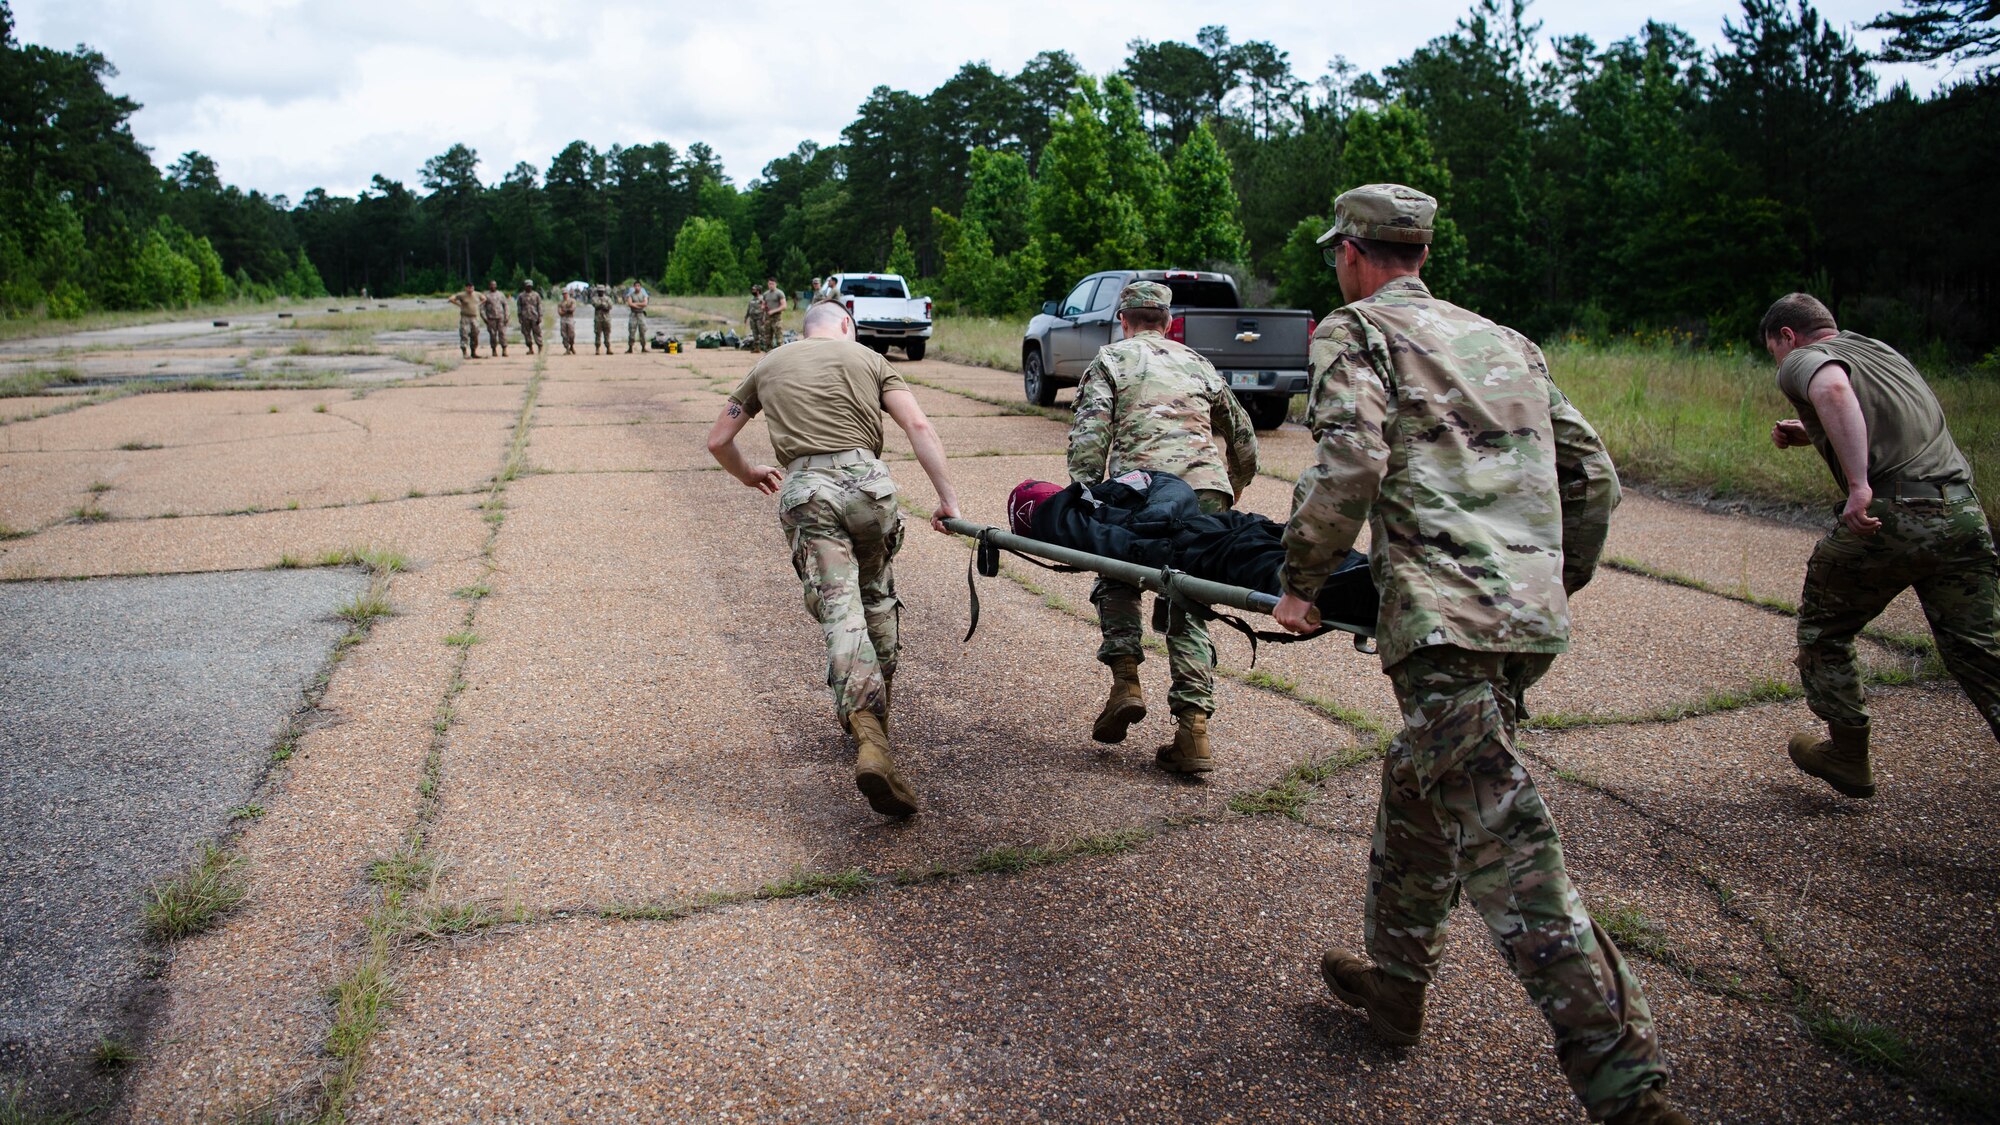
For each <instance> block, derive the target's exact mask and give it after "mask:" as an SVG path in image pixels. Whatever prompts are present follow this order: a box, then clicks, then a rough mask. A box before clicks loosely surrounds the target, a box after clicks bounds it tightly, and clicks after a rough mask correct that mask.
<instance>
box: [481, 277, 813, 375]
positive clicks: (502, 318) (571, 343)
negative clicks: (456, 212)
mask: <svg viewBox="0 0 2000 1125" xmlns="http://www.w3.org/2000/svg"><path fill="white" fill-rule="evenodd" d="M782 296H783V294H780V297H781V298H782ZM445 299H446V300H447V301H449V302H451V303H452V304H454V305H457V306H458V351H459V354H460V355H462V356H465V357H466V358H468V359H478V358H479V328H480V325H481V324H482V323H483V324H484V325H485V327H486V343H487V354H488V355H497V356H504V355H506V354H507V323H508V308H507V294H505V293H503V292H501V291H500V283H499V282H498V281H488V282H487V283H486V292H484V293H481V292H478V291H476V290H475V289H473V287H472V283H471V282H469V281H468V282H466V283H465V288H464V289H462V290H460V291H459V292H457V293H454V294H452V295H451V296H450V297H447V298H445ZM649 300H650V297H649V295H648V294H647V292H646V289H645V287H644V286H641V285H634V286H632V287H631V288H629V289H627V290H626V292H625V309H626V313H625V352H626V354H627V355H630V354H631V353H632V352H633V351H634V350H635V349H636V350H638V351H642V352H643V351H646V350H647V347H648V345H647V342H646V305H647V303H648V301H649ZM513 304H514V308H513V311H514V314H515V315H517V316H518V317H519V318H520V320H521V344H522V346H524V347H526V348H527V349H528V354H529V355H533V354H535V353H537V352H542V353H544V354H546V352H547V348H546V347H545V346H544V345H543V343H542V293H541V290H540V289H538V288H536V286H535V283H534V282H533V281H532V280H527V281H523V282H521V289H520V291H519V292H517V293H515V294H514V298H513ZM614 304H615V302H614V301H613V299H612V296H611V287H610V286H608V285H595V286H592V287H591V290H590V310H591V345H590V354H592V355H598V354H600V349H601V352H602V354H604V355H610V354H611V309H612V307H613V305H614ZM556 321H557V325H558V327H559V329H560V331H561V336H562V346H563V354H564V355H575V354H576V298H575V297H573V296H571V295H570V293H569V292H568V290H564V291H563V294H562V299H561V300H559V301H557V302H556Z"/></svg>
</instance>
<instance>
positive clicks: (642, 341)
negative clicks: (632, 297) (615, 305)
mask: <svg viewBox="0 0 2000 1125" xmlns="http://www.w3.org/2000/svg"><path fill="white" fill-rule="evenodd" d="M634 343H636V344H638V345H639V350H640V351H642V352H643V351H645V350H646V314H645V313H642V312H640V311H639V310H638V309H633V310H632V311H631V313H629V314H628V315H627V316H626V317H625V350H626V351H628V352H629V351H631V350H632V345H633V344H634Z"/></svg>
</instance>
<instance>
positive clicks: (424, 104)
mask: <svg viewBox="0 0 2000 1125" xmlns="http://www.w3.org/2000/svg"><path fill="white" fill-rule="evenodd" d="M1889 3H1890V0H1829V2H1827V3H1825V4H1824V5H1822V10H1823V11H1825V12H1826V13H1827V15H1828V18H1829V19H1830V20H1832V21H1833V22H1834V23H1835V24H1837V25H1842V26H1851V25H1853V24H1857V23H1860V22H1863V21H1865V20H1867V19H1869V18H1872V17H1873V16H1874V15H1875V14H1876V12H1877V11H1879V10H1881V9H1882V8H1883V7H1886V6H1888V4H1889ZM1468 6H1469V0H1404V2H1403V3H1401V4H1399V5H1397V6H1396V8H1395V18H1394V19H1393V20H1384V19H1382V18H1381V17H1380V12H1381V8H1380V6H1379V5H1375V4H1368V5H1362V4H1356V3H1335V4H1330V5H1324V6H1320V7H1308V6H1305V5H1298V4H1287V3H1273V2H1269V0H1251V2H1248V3H1241V4H1237V5H1235V6H1232V7H1230V8H1228V9H1220V10H1219V9H1217V8H1216V7H1215V6H1214V5H1212V4H1208V3H1197V2H1194V0H1161V2H1157V3H1154V4H1153V5H1151V6H1150V7H1141V6H1136V5H1130V4H1122V3H1121V4H1103V3H1097V4H1080V3H1075V2H1070V3H1062V2H1057V0H1017V2H1015V3H1012V4H1007V5H992V4H915V5H912V4H878V3H868V2H865V0H864V2H860V3H849V4H842V5H830V4H828V3H826V2H825V0H813V2H810V3H808V2H802V0H762V2H760V3H758V4H756V5H742V4H728V5H721V4H711V5H700V4H691V3H687V2H686V0H679V2H676V3H670V4H664V5H599V4H587V5H570V4H566V3H565V4H558V5H553V6H544V5H530V6H520V7H517V6H514V5H508V4H504V3H494V4H480V5H476V6H475V5H468V4H465V3H463V2H462V0H461V2H457V3H450V4H445V3H437V2H432V0H403V2H394V0H349V2H347V3H337V4H321V3H308V2H307V0H207V2H193V0H151V2H148V3H139V2H138V0H100V2H98V3H92V4H88V5H83V4H77V3H74V2H73V0H19V2H17V4H16V6H15V17H16V21H17V24H18V28H17V34H18V35H19V36H20V37H21V38H22V39H24V40H28V41H31V42H38V43H46V44H49V45H52V46H62V47H68V46H71V45H74V44H76V43H79V42H84V43H88V44H90V45H91V46H93V47H95V48H97V49H98V50H100V51H102V52H103V53H104V54H105V55H106V56H107V57H108V58H109V59H110V60H111V61H112V63H113V64H114V65H116V66H117V67H118V68H119V70H120V72H121V74H120V77H118V78H116V79H114V80H112V86H113V88H114V89H116V90H118V91H119V92H122V93H127V94H129V95H131V96H132V97H134V98H135V99H137V100H138V101H140V102H142V103H144V106H145V108H144V109H142V110H141V111H140V112H139V114H138V115H136V117H135V118H134V120H133V127H134V130H135V132H136V133H137V134H138V137H139V139H140V141H141V142H142V143H144V144H147V145H149V146H151V147H152V148H153V150H154V154H155V158H156V159H157V160H158V161H159V163H161V164H162V165H164V164H166V163H168V162H170V161H171V160H173V159H174V158H175V157H176V156H178V155H179V154H180V153H182V152H184V151H187V150H189V149H199V150H200V151H202V152H205V153H207V154H208V155H210V156H211V157H214V158H215V160H216V161H217V163H218V164H219V165H220V166H221V169H222V173H223V176H224V178H225V179H227V180H229V181H230V182H232V183H237V184H240V185H242V186H244V187H246V188H249V187H255V188H259V189H262V190H264V191H267V192H271V193H283V194H286V195H289V196H291V197H292V198H293V199H297V198H298V197H299V196H300V195H302V194H303V193H304V192H305V191H306V190H307V189H308V188H312V187H315V186H323V187H325V188H327V189H328V190H329V191H333V192H335V193H338V194H352V193H354V192H355V191H357V190H359V189H361V188H364V187H366V186H367V184H368V181H369V177H370V176H371V175H373V174H375V173H377V172H379V173H381V174H383V175H386V176H388V177H389V178H391V179H399V180H403V181H404V182H406V183H410V184H412V185H414V184H415V181H416V179H417V172H418V168H419V167H420V166H421V165H422V163H423V161H424V160H425V159H427V158H428V157H430V156H433V155H435V154H437V153H439V152H442V151H444V149H445V148H447V147H449V146H450V145H451V144H454V143H457V142H461V141H462V142H464V143H466V144H469V145H471V146H472V147H473V148H475V149H477V150H478V152H479V154H480V157H481V167H480V174H481V176H482V177H483V178H484V179H486V180H488V181H494V180H498V179H499V178H500V177H501V176H502V175H504V174H505V173H506V171H507V170H508V169H510V168H512V167H513V166H514V165H515V164H516V163H517V162H519V161H523V160H525V161H528V162H529V163H532V164H534V165H535V166H536V167H537V168H545V167H546V166H547V164H548V161H549V158H550V157H551V156H553V155H554V154H555V153H556V152H558V151H560V150H561V148H562V146H563V145H565V144H567V143H569V142H570V141H571V140H574V139H579V138H580V139H583V140H586V141H588V142H590V143H592V144H594V145H597V146H598V147H600V148H603V147H608V146H610V145H612V144H614V143H622V144H631V143H636V142H653V141H666V142H668V143H670V144H673V145H674V146H676V147H677V148H681V149H685V148H686V147H687V146H688V145H689V144H690V143H692V142H695V141H705V142H707V143H708V144H709V145H710V146H711V147H713V148H714V149H715V150H716V151H717V152H718V153H720V154H721V156H722V158H723V160H724V162H725V165H726V166H727V168H728V171H729V173H730V174H731V175H732V176H733V177H734V178H735V179H736V181H737V182H738V183H746V182H748V181H749V180H751V179H754V178H755V177H756V176H757V175H758V174H759V172H760V170H761V169H762V168H763V166H764V165H765V163H767V162H768V161H770V160H772V159H774V158H776V157H778V156H782V155H784V154H786V153H788V152H790V151H791V150H792V149H794V148H795V147H797V145H798V143H799V142H800V141H802V140H806V139H811V140H814V141H817V142H819V143H821V144H833V143H837V142H838V141H839V139H840V131H841V129H842V128H844V127H845V126H846V125H847V124H848V122H850V121H851V120H853V117H854V111H855V108H856V107H857V106H859V105H860V104H861V102H862V101H863V99H865V98H866V97H867V96H868V92H869V91H870V90H871V89H872V88H873V87H875V86H877V85H887V86H891V87H896V88H900V89H906V90H911V91H913V92H917V93H925V92H928V91H929V90H931V89H932V88H934V87H935V86H937V85H938V84H939V83H940V82H942V81H944V80H945V79H947V78H949V77H950V76H951V75H952V73H953V72H954V71H956V70H957V69H958V67H959V66H960V65H961V64H962V63H965V62H968V61H974V60H980V59H984V60H986V61H987V62H988V63H990V64H991V65H992V66H993V67H994V69H996V70H999V71H1001V72H1003V73H1011V72H1013V71H1016V70H1018V69H1019V68H1020V67H1021V65H1022V64H1023V63H1025V62H1026V61H1027V60H1028V59H1029V58H1031V57H1033V56H1034V55H1035V54H1036V53H1037V52H1039V51H1042V50H1045V49H1063V50H1067V51H1069V52H1070V53H1072V54H1074V55H1075V56H1076V57H1077V59H1078V61H1079V62H1081V63H1082V64H1083V65H1084V67H1085V68H1086V69H1088V70H1091V71H1093V72H1096V73H1104V72H1107V71H1110V70H1114V69H1116V68H1117V67H1118V66H1119V65H1120V64H1121V63H1122V62H1123V61H1124V58H1125V55H1126V50H1125V44H1126V43H1127V42H1128V41H1129V40H1131V39H1133V38H1137V37H1144V38H1147V39H1152V40H1156V41H1157V40H1162V39H1181V40H1186V41H1192V39H1193V37H1194V33H1195V31H1196V30H1197V29H1199V28H1200V27H1201V26H1202V25H1204V24H1208V23H1223V24H1225V25H1226V26H1227V27H1228V28H1229V30H1230V33H1231V35H1232V37H1233V38H1235V39H1236V40H1238V41H1243V40H1247V39H1267V40H1270V41H1271V42H1273V43H1275V44H1276V45H1277V46H1278V47H1279V48H1280V49H1282V50H1285V51H1288V52H1290V54H1291V59H1292V64H1293V68H1294V70H1295V72H1296V73H1297V74H1298V75H1299V76H1300V77H1301V78H1305V79H1307V80H1311V79H1313V78H1316V77H1318V76H1319V75H1320V74H1321V73H1323V72H1324V70H1325V66H1326V63H1327V62H1328V60H1330V59H1331V58H1332V57H1334V56H1335V55H1344V56H1345V57H1346V58H1347V59H1348V60H1349V61H1350V62H1352V63H1354V64H1355V65H1356V66H1358V67H1360V68H1361V69H1363V70H1376V69H1379V68H1381V67H1382V66H1384V65H1387V64H1389V63H1393V62H1395V61H1396V60H1398V59H1400V58H1403V57H1404V56H1406V55H1407V54H1408V53H1409V52H1410V51H1411V50H1412V49H1414V48H1415V47H1417V46H1419V45H1420V44H1422V43H1423V42H1424V41H1426V40H1428V39H1430V38H1431V37H1433V36H1436V35H1440V34H1443V33H1445V32H1447V31H1449V30H1450V28H1451V26H1452V24H1453V22H1454V21H1455V20H1456V19H1458V17H1459V16H1460V15H1462V14H1463V13H1464V12H1465V11H1466V10H1467V7H1468ZM1738 10H1739V9H1738V6H1737V5H1736V3H1734V2H1733V0H1659V2H1658V3H1655V4H1652V5H1649V6H1646V7H1643V8H1642V7H1639V6H1635V5H1621V4H1604V3H1592V2H1589V0H1544V2H1543V3H1540V4H1537V5H1536V6H1535V7H1534V8H1532V9H1531V10H1530V16H1531V18H1536V19H1540V20H1541V21H1542V22H1543V25H1544V27H1543V34H1544V36H1548V35H1556V34H1565V35H1567V34H1587V35H1590V36H1591V37H1592V38H1594V39H1596V40H1597V41H1598V42H1599V43H1606V42H1610V41H1612V40H1614V39H1618V38H1621V37H1624V36H1627V35H1631V34H1633V33H1635V32H1636V31H1638V30H1639V28H1640V26H1641V24H1642V23H1643V22H1644V21H1645V19H1647V18H1648V16H1650V17H1651V18H1654V19H1660V20H1664V21H1668V22H1673V23H1677V24H1679V25H1680V26H1681V27H1683V28H1684V29H1686V30H1687V31H1689V32H1691V33H1693V34H1694V35H1695V36H1696V38H1697V39H1698V40H1700V41H1701V42H1703V43H1705V44H1714V43H1716V42H1719V41H1720V39H1721V27H1722V19H1723V17H1724V16H1725V15H1734V14H1735V13H1736V12H1737V11H1738ZM1864 38H1865V39H1866V41H1869V42H1872V41H1873V40H1874V39H1875V36H1874V35H1872V34H1871V33H1864ZM1891 72H1892V73H1893V74H1897V75H1907V76H1910V78H1911V81H1912V83H1913V84H1914V85H1916V86H1918V88H1920V89H1926V88H1929V87H1930V86H1931V85H1934V84H1935V82H1936V75H1935V74H1934V73H1932V72H1929V71H1925V70H1922V69H1920V68H1911V67H1899V68H1891Z"/></svg>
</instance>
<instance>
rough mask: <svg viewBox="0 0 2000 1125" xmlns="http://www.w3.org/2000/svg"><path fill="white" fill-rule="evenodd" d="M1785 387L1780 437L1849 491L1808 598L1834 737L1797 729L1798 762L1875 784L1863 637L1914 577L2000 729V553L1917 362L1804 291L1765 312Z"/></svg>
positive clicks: (1806, 633) (1947, 652)
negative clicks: (1819, 461)
mask: <svg viewBox="0 0 2000 1125" xmlns="http://www.w3.org/2000/svg"><path fill="white" fill-rule="evenodd" d="M1760 332H1761V335H1762V336H1763V338H1764V347H1765V348H1766V349H1768V350H1769V351H1770V353H1771V358H1772V359H1775V360H1777V361H1778V389H1779V390H1781V391H1783V392H1784V393H1785V397H1786V398H1788V399H1790V400H1791V402H1792V405H1793V406H1794V407H1795V408H1796V409H1797V410H1798V412H1799V416H1798V417H1797V418H1787V419H1785V420H1784V421H1782V422H1779V423H1778V424H1777V425H1775V426H1773V427H1771V441H1772V442H1773V443H1774V444H1775V445H1777V447H1778V448H1779V449H1787V448H1790V447H1792V446H1798V445H1807V444H1810V445H1811V446H1813V448H1815V449H1817V450H1819V455H1820V456H1821V457H1822V458H1825V460H1826V467H1827V468H1829V469H1831V470H1833V480H1834V483H1835V484H1837V485H1838V486H1840V489H1841V491H1843V492H1845V493H1846V494H1847V502H1846V503H1845V504H1844V505H1842V507H1841V509H1840V515H1839V519H1838V521H1837V522H1836V523H1835V524H1834V526H1833V530H1832V531H1830V532H1828V533H1827V535H1826V538H1824V539H1822V540H1820V541H1819V545H1818V546H1816V547H1814V548H1813V553H1812V561H1811V562H1810V563H1808V564H1806V584H1805V593H1804V595H1803V596H1802V597H1801V598H1800V604H1799V657H1798V665H1799V679H1800V680H1801V681H1802V682H1803V683H1804V685H1805V691H1806V706H1808V707H1811V708H1812V711H1813V714H1815V715H1817V716H1819V717H1820V718H1821V719H1823V720H1825V722H1826V725H1827V737H1826V738H1817V737H1815V736H1813V735H1811V734H1803V733H1802V734H1796V735H1793V736H1792V741H1791V746H1790V752H1791V757H1792V763H1793V764H1794V765H1796V766H1798V768H1799V769H1801V770H1803V771H1804V772H1806V773H1809V774H1811V775H1812V776H1814V777H1817V778H1819V779H1820V780H1821V781H1824V782H1826V783H1827V784H1828V785H1831V786H1833V787H1834V789H1836V790H1838V791H1839V792H1841V793H1843V794H1845V795H1847V796H1849V797H1872V796H1874V795H1875V775H1874V772H1873V770H1872V769H1871V768H1870V766H1869V763H1868V733H1869V727H1868V704H1867V701H1866V699H1865V697H1864V695H1863V693H1862V687H1861V675H1860V672H1859V671H1858V670H1857V669H1856V668H1855V666H1854V637H1855V634H1857V633H1859V632H1861V630H1862V629H1864V628H1866V627H1867V625H1868V623H1869V622H1870V621H1873V620H1874V619H1875V617H1876V615H1877V614H1880V613H1881V612H1882V611H1883V610H1884V609H1886V608H1888V605H1889V603H1890V602H1891V601H1893V600H1894V599H1895V597H1896V595H1898V594H1901V593H1902V592H1903V591H1904V590H1906V589H1908V588H1910V587H1911V586H1915V587H1916V588H1917V600H1918V601H1919V602H1921V603H1923V607H1924V616H1925V617H1927V618H1929V619H1930V624H1931V636H1932V637H1934V638H1935V639H1936V640H1937V651H1938V657H1939V658H1940V659H1942V660H1943V661H1944V666H1945V668H1946V670H1947V671H1949V672H1950V673H1951V674H1952V675H1953V676H1954V677H1956V678H1957V680H1958V682H1959V686H1961V687H1963V688H1964V689H1965V694H1966V697H1967V698H1968V699H1970V700H1971V701H1972V706H1973V707H1974V709H1976V710H1977V711H1978V712H1979V714H1980V717H1981V718H1983V719H1985V720H1986V723H1987V725H1988V726H1990V727H1992V728H1993V735H1994V737H1995V738H2000V560H1996V558H1995V555H1994V549H1993V529H1992V527H1991V526H1989V525H1988V523H1987V521H1986V513H1985V511H1984V510H1983V509H1982V508H1981V507H1980V504H1979V497H1978V496H1977V495H1976V494H1975V493H1974V492H1973V491H1972V466H1971V464H1970V463H1968V462H1967V461H1966V459H1965V454H1963V453H1961V452H1960V451H1959V448H1958V443H1957V442H1955V441H1953V440H1952V436H1951V430H1950V429H1949V428H1947V427H1946V425H1945V418H1944V409H1943V408H1942V407H1941V406H1939V405H1938V400H1937V396H1936V395H1935V394H1933V393H1932V392H1931V388H1930V385H1929V384H1927V383H1925V382H1924V377H1923V376H1922V375H1921V374H1919V373H1918V372H1917V369H1916V368H1915V367H1914V366H1912V365H1911V363H1910V361H1909V360H1907V359H1905V358H1903V357H1902V356H1901V355H1900V354H1898V353H1897V352H1896V350H1895V349H1893V348H1891V347H1890V346H1889V345H1887V344H1885V343H1883V342H1881V341H1880V340H1871V339H1869V338H1868V337H1866V336H1863V335H1860V334H1858V333H1854V332H1842V331H1840V329H1839V326H1838V325H1836V324H1835V323H1834V320H1833V313H1832V312H1830V311H1828V309H1827V307H1826V306H1825V305H1823V304H1821V303H1820V302H1819V301H1818V300H1817V299H1816V298H1814V297H1812V296H1809V295H1807V294H1805V293H1793V294H1790V295H1789V296H1785V297H1780V298H1779V299H1778V302H1777V303H1776V304H1774V305H1772V306H1771V309H1770V311H1769V312H1766V313H1765V314H1764V323H1763V325H1762V326H1761V328H1760Z"/></svg>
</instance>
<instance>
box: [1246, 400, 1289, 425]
mask: <svg viewBox="0 0 2000 1125" xmlns="http://www.w3.org/2000/svg"><path fill="white" fill-rule="evenodd" d="M1291 408H1292V396H1290V395H1256V396H1254V397H1252V398H1248V399H1245V400H1244V402H1243V409H1244V412H1245V413H1247V414H1249V415H1250V424H1251V425H1252V426H1255V427H1256V428H1258V429H1260V430H1275V429H1277V428H1278V427H1279V426H1282V425H1284V424H1285V415H1286V414H1287V413H1289V412H1290V411H1291Z"/></svg>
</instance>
